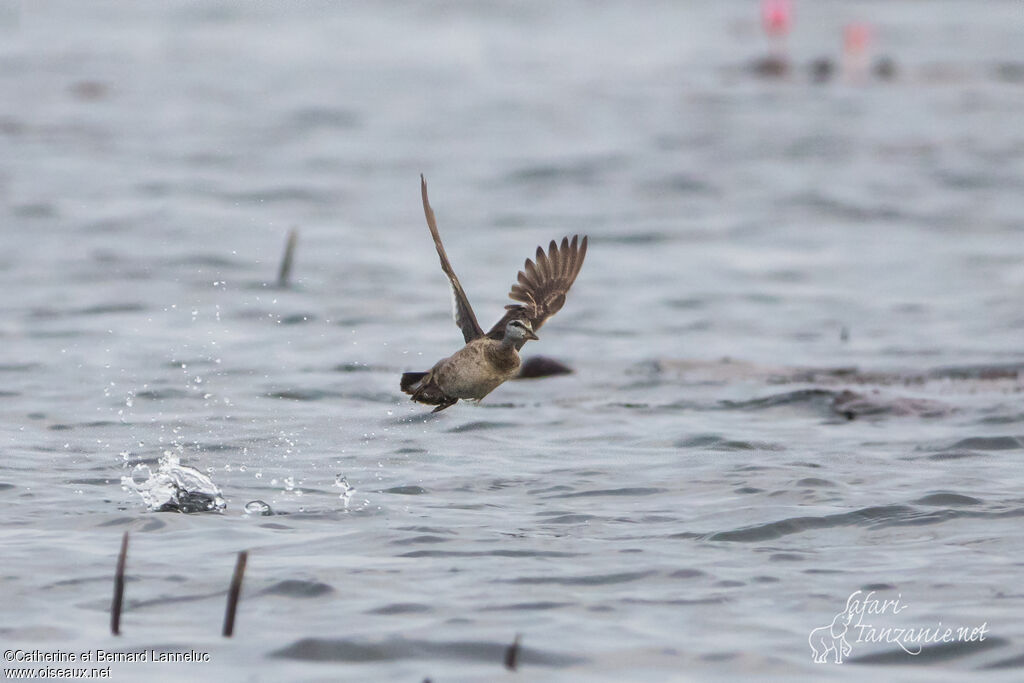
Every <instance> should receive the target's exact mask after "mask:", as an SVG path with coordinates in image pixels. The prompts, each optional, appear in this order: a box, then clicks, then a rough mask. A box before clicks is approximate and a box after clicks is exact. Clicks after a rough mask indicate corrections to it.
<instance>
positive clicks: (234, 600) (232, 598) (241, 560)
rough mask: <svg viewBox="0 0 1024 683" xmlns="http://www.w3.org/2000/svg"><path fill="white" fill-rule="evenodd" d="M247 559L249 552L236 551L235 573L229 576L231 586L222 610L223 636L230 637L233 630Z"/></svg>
mask: <svg viewBox="0 0 1024 683" xmlns="http://www.w3.org/2000/svg"><path fill="white" fill-rule="evenodd" d="M248 559H249V553H248V552H246V551H245V550H243V551H242V552H240V553H238V561H237V562H235V573H234V575H233V576H232V577H231V588H229V589H228V605H227V608H226V609H225V610H224V632H223V635H224V637H225V638H230V637H231V635H232V634H233V633H234V632H235V611H236V610H237V609H238V598H239V597H240V596H241V593H242V577H243V576H244V575H245V563H246V562H247V561H248Z"/></svg>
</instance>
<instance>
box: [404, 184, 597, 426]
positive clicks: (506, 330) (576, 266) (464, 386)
mask: <svg viewBox="0 0 1024 683" xmlns="http://www.w3.org/2000/svg"><path fill="white" fill-rule="evenodd" d="M420 181H421V193H422V195H423V212H424V214H425V215H426V218H427V227H429V228H430V234H431V235H432V236H433V238H434V246H435V248H436V249H437V255H438V257H439V258H440V259H441V270H443V271H444V273H445V275H447V276H448V281H449V283H450V284H451V287H452V294H453V296H454V298H455V322H456V324H457V325H458V326H459V328H460V329H461V330H462V334H463V337H464V338H465V340H466V345H465V346H464V347H462V348H461V349H460V350H459V351H456V352H455V353H454V354H452V355H451V356H449V357H447V358H444V359H442V360H440V361H438V362H437V364H435V365H434V367H433V368H431V369H430V370H429V371H428V372H406V373H404V374H403V375H402V382H401V387H402V391H404V392H405V393H407V394H409V395H411V396H412V400H414V401H418V402H420V403H425V404H427V405H433V406H436V407H435V408H434V412H437V411H439V410H444V409H445V408H447V407H449V406H451V405H454V404H455V403H456V402H457V401H458V400H459V399H469V400H476V401H479V400H480V399H482V398H483V397H484V396H486V395H487V394H489V393H491V392H492V391H494V389H496V388H497V387H498V386H500V385H501V384H502V383H503V382H505V381H507V380H509V379H511V378H512V377H514V376H515V374H516V372H517V371H518V370H519V363H520V361H519V349H521V348H522V347H523V344H525V343H526V342H527V341H529V340H530V339H537V335H536V334H535V330H537V329H539V328H540V326H541V325H543V324H544V322H545V321H546V320H547V319H548V318H550V317H551V316H552V315H554V314H555V313H557V312H558V311H559V310H560V309H561V308H562V306H563V305H564V304H565V295H566V293H567V292H568V291H569V288H570V287H571V286H572V283H573V282H575V280H576V276H577V275H579V272H580V268H581V267H582V266H583V259H584V257H585V256H586V253H587V238H586V236H584V237H583V239H582V240H581V239H579V236H573V238H572V240H571V241H570V240H569V238H568V237H564V238H562V242H561V245H559V244H557V243H556V242H554V241H552V242H551V244H550V245H549V247H548V251H547V252H546V253H545V251H544V250H543V249H542V248H541V247H537V253H536V262H534V261H531V260H530V259H527V260H526V263H525V265H524V267H523V270H521V271H519V276H518V278H517V282H516V284H514V285H512V291H511V292H510V293H509V296H510V297H511V298H512V299H513V300H515V301H518V302H521V303H516V304H509V305H508V306H506V307H505V309H506V310H505V315H504V316H503V317H502V319H501V320H499V321H498V322H497V323H496V324H495V325H494V327H492V328H491V329H490V331H488V332H487V333H486V334H485V333H484V331H483V329H482V328H481V327H480V324H479V323H478V322H477V320H476V315H475V314H474V313H473V308H472V307H471V306H470V305H469V299H468V297H467V296H466V292H465V291H464V290H463V289H462V285H461V284H460V283H459V278H458V277H457V276H456V275H455V271H454V270H453V269H452V266H451V263H450V262H449V261H448V255H447V254H446V253H445V250H444V245H443V244H442V243H441V235H440V234H439V233H438V231H437V221H436V220H435V218H434V211H433V209H431V208H430V202H429V200H428V199H427V183H426V180H424V179H423V177H422V176H420Z"/></svg>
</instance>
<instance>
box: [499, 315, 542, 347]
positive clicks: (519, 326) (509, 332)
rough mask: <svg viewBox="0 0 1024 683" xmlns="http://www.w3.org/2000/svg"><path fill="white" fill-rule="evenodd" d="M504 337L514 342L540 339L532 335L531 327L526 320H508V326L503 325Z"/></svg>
mask: <svg viewBox="0 0 1024 683" xmlns="http://www.w3.org/2000/svg"><path fill="white" fill-rule="evenodd" d="M505 337H506V338H508V339H511V340H512V341H514V342H525V341H526V340H527V339H540V337H538V336H537V335H536V334H534V333H533V326H532V325H531V324H530V322H529V321H528V320H510V321H509V323H508V325H505Z"/></svg>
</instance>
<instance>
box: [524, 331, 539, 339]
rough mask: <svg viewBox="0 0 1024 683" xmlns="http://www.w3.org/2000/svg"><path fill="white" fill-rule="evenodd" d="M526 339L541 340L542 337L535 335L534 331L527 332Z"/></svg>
mask: <svg viewBox="0 0 1024 683" xmlns="http://www.w3.org/2000/svg"><path fill="white" fill-rule="evenodd" d="M526 338H527V339H540V337H538V336H537V335H536V334H534V333H533V330H527V331H526Z"/></svg>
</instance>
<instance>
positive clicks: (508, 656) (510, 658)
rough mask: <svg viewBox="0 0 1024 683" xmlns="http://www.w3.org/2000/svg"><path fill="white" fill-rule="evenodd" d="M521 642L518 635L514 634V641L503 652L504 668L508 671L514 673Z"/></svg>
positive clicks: (517, 663) (517, 664)
mask: <svg viewBox="0 0 1024 683" xmlns="http://www.w3.org/2000/svg"><path fill="white" fill-rule="evenodd" d="M520 640H521V636H520V634H518V633H517V634H516V639H515V640H513V641H512V644H511V645H509V646H508V649H507V650H505V668H506V669H508V670H509V671H515V670H516V669H517V668H518V666H519V641H520Z"/></svg>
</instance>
